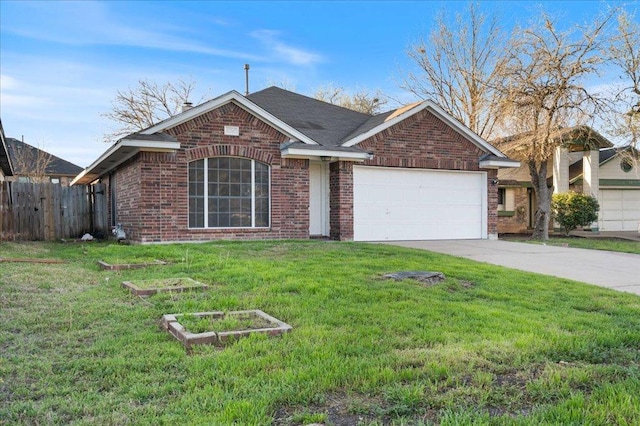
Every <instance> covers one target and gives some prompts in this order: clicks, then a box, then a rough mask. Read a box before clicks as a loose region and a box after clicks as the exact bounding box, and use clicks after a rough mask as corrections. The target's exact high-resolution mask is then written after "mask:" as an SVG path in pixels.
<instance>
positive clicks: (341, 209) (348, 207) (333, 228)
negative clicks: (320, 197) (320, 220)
mask: <svg viewBox="0 0 640 426" xmlns="http://www.w3.org/2000/svg"><path fill="white" fill-rule="evenodd" d="M329 205H330V206H331V208H330V211H329V228H330V237H331V239H332V240H342V241H345V240H346V241H350V240H353V163H351V162H348V161H338V162H335V163H331V164H330V165H329Z"/></svg>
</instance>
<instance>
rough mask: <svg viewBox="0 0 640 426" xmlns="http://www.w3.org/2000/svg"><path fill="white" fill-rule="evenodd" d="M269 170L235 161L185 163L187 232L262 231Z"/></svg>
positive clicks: (267, 216) (267, 211) (246, 161)
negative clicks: (203, 229) (226, 229)
mask: <svg viewBox="0 0 640 426" xmlns="http://www.w3.org/2000/svg"><path fill="white" fill-rule="evenodd" d="M269 191H270V182H269V166H268V165H267V164H264V163H261V162H259V161H255V160H250V159H247V158H237V157H214V158H204V159H202V160H197V161H193V162H191V163H189V227H190V228H266V227H269V224H270V193H269Z"/></svg>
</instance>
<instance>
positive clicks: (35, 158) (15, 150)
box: [6, 138, 83, 185]
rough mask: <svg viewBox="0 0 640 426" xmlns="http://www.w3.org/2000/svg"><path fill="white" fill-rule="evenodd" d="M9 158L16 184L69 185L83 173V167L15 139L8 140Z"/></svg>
mask: <svg viewBox="0 0 640 426" xmlns="http://www.w3.org/2000/svg"><path fill="white" fill-rule="evenodd" d="M6 141H7V148H8V153H9V157H10V158H11V161H12V164H13V171H14V176H13V178H11V179H10V180H12V181H16V182H53V183H60V184H62V185H69V183H70V182H71V181H72V180H73V178H74V177H76V176H77V175H78V174H79V173H81V172H82V170H83V169H82V167H80V166H76V165H75V164H73V163H70V162H69V161H67V160H63V159H62V158H59V157H56V156H55V155H53V154H49V153H48V152H46V151H44V150H41V149H39V148H36V147H34V146H31V145H29V144H27V143H25V142H23V141H20V140H18V139H14V138H7V139H6Z"/></svg>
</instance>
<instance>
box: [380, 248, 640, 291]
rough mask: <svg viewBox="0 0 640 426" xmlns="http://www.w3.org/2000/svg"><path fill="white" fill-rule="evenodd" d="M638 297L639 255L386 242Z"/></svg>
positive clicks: (578, 250)
mask: <svg viewBox="0 0 640 426" xmlns="http://www.w3.org/2000/svg"><path fill="white" fill-rule="evenodd" d="M386 244H393V245H397V246H402V247H411V248H417V249H423V250H429V251H434V252H437V253H445V254H451V255H453V256H458V257H464V258H467V259H471V260H476V261H478V262H485V263H490V264H493V265H500V266H506V267H509V268H514V269H520V270H522V271H528V272H537V273H539V274H545V275H552V276H555V277H560V278H567V279H571V280H575V281H581V282H584V283H588V284H595V285H598V286H601V287H606V288H610V289H614V290H618V291H626V292H629V293H635V294H638V295H640V255H638V254H629V253H616V252H610V251H602V250H587V249H579V248H570V247H557V246H547V245H541V244H540V245H539V244H528V243H516V242H509V241H501V240H498V241H495V240H450V241H390V242H387V243H386Z"/></svg>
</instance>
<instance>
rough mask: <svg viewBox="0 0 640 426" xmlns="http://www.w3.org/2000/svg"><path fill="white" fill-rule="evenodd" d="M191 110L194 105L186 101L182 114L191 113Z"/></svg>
mask: <svg viewBox="0 0 640 426" xmlns="http://www.w3.org/2000/svg"><path fill="white" fill-rule="evenodd" d="M191 108H193V103H191V102H189V101H184V103H183V104H182V112H185V111H189V110H190V109H191Z"/></svg>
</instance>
